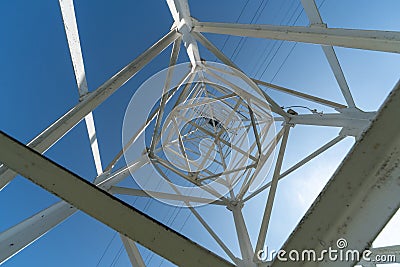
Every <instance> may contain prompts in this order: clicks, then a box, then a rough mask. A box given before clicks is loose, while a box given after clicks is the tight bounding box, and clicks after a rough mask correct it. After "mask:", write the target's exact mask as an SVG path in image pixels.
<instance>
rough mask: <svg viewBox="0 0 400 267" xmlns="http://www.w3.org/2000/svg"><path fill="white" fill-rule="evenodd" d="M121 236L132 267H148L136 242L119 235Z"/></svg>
mask: <svg viewBox="0 0 400 267" xmlns="http://www.w3.org/2000/svg"><path fill="white" fill-rule="evenodd" d="M119 236H120V237H121V240H122V243H123V244H124V248H125V250H126V253H127V254H128V257H129V261H130V262H131V265H132V267H146V265H145V264H144V261H143V258H142V256H141V255H140V252H139V249H138V248H137V246H136V244H135V242H133V241H132V240H130V239H129V238H127V237H126V236H124V235H121V234H119Z"/></svg>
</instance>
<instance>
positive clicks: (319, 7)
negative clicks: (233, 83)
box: [261, 0, 326, 82]
mask: <svg viewBox="0 0 400 267" xmlns="http://www.w3.org/2000/svg"><path fill="white" fill-rule="evenodd" d="M325 1H326V0H323V1H322V2H321V4H320V5H319V6H318V10H321V8H322V6H323V5H324V3H325ZM303 11H304V10H303ZM303 11H302V12H301V13H300V14H299V15H298V16H297V18H296V20H295V22H294V23H293V24H295V23H296V22H297V20H298V19H299V18H300V15H301V14H302V13H303ZM297 44H298V43H297V42H296V43H295V44H294V45H293V46H292V48H291V49H290V51H289V53H288V54H287V56H286V57H285V59H284V60H283V61H282V63H281V65H280V66H279V68H278V70H277V71H276V73H275V75H274V76H273V77H272V79H271V82H273V81H274V79H275V77H276V76H277V75H278V74H279V72H280V71H281V69H282V67H283V65H284V64H285V63H286V61H287V60H288V58H289V56H290V55H291V54H292V52H293V50H294V48H295V47H296V45H297ZM261 77H262V75H261Z"/></svg>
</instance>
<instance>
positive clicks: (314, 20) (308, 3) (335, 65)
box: [301, 0, 356, 108]
mask: <svg viewBox="0 0 400 267" xmlns="http://www.w3.org/2000/svg"><path fill="white" fill-rule="evenodd" d="M301 3H302V5H303V8H304V11H305V12H306V14H307V17H308V19H309V21H310V24H311V25H310V26H315V27H318V26H319V27H325V28H326V24H324V22H323V21H322V18H321V15H320V14H319V11H318V8H317V5H316V4H315V1H314V0H301ZM322 50H323V51H324V54H325V56H326V59H327V60H328V63H329V65H330V67H331V69H332V71H333V74H334V75H335V78H336V81H337V83H338V85H339V87H340V90H341V91H342V94H343V96H344V99H345V100H346V103H347V105H348V106H349V107H350V108H354V107H355V106H356V104H355V103H354V99H353V96H352V95H351V92H350V89H349V86H348V84H347V81H346V78H345V77H344V73H343V70H342V68H341V67H340V64H339V60H338V58H337V56H336V53H335V50H334V49H333V47H332V46H330V45H323V46H322Z"/></svg>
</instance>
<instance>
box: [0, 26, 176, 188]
mask: <svg viewBox="0 0 400 267" xmlns="http://www.w3.org/2000/svg"><path fill="white" fill-rule="evenodd" d="M179 36H180V34H179V33H178V32H176V30H175V29H173V30H171V31H170V32H169V33H168V34H167V35H165V36H164V37H163V38H161V39H160V40H159V41H158V42H157V43H155V44H154V45H153V46H151V47H150V48H149V49H147V50H146V51H145V52H144V53H143V54H141V55H140V56H138V57H137V58H136V59H135V60H133V61H132V62H131V63H129V64H128V65H127V66H125V67H124V68H123V69H122V70H120V71H119V72H118V73H117V74H115V75H114V76H113V77H111V78H110V79H109V80H108V81H106V82H105V83H103V84H102V85H101V86H100V87H99V88H97V89H96V90H95V91H93V92H91V93H88V94H87V96H86V97H85V99H84V100H82V101H81V102H80V103H79V104H77V105H76V106H75V107H73V108H72V109H71V110H69V111H68V112H67V113H66V114H64V115H63V116H62V117H61V118H60V119H58V120H57V121H56V122H54V123H53V124H52V125H51V126H49V127H48V128H47V129H46V130H44V131H43V132H42V133H40V134H39V135H38V136H36V137H35V138H34V139H33V140H32V141H30V142H29V143H28V144H27V146H29V147H30V148H33V149H35V151H37V152H39V153H44V152H45V151H46V150H47V149H49V148H50V147H51V146H52V145H53V144H54V143H56V142H57V141H58V140H59V139H60V138H62V137H63V136H64V135H65V134H66V133H67V132H68V131H69V130H71V129H72V128H73V127H74V126H75V125H77V124H78V123H79V122H80V121H81V120H82V119H83V118H84V117H85V116H86V115H87V114H89V113H90V112H91V111H92V110H93V109H95V108H96V107H97V106H98V105H100V104H101V103H103V102H104V101H105V100H106V99H107V98H108V97H109V96H111V95H112V94H113V93H114V92H115V91H116V90H117V89H118V88H120V87H121V86H122V85H124V84H125V83H126V82H127V81H129V80H130V79H131V78H132V77H133V76H134V75H135V74H136V73H137V72H139V71H140V70H141V69H142V68H143V67H144V66H145V65H146V64H147V63H149V62H150V61H151V60H152V59H153V58H154V57H156V56H157V55H158V54H159V53H161V52H162V51H163V50H164V49H165V48H166V47H168V46H169V44H171V43H172V42H173V41H175V39H177V38H178V37H179ZM15 176H16V173H15V172H13V171H12V170H9V169H8V168H7V166H4V165H3V166H2V167H0V189H3V188H4V186H6V185H7V184H8V183H9V182H10V181H11V180H12V179H13V178H14V177H15Z"/></svg>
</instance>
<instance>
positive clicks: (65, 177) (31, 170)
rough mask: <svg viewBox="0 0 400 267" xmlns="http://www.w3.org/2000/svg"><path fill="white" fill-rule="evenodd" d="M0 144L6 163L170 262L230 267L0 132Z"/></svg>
mask: <svg viewBox="0 0 400 267" xmlns="http://www.w3.org/2000/svg"><path fill="white" fill-rule="evenodd" d="M0 146H1V147H2V150H1V151H0V161H2V162H4V163H5V164H6V165H7V166H9V167H10V168H12V169H13V170H15V171H17V172H18V173H20V174H21V175H23V176H24V177H26V178H28V179H30V180H31V181H32V182H34V183H36V184H38V185H40V186H41V187H43V188H44V189H46V190H48V191H49V192H52V193H54V194H55V195H57V196H60V197H61V198H63V199H64V200H65V201H68V202H69V203H70V204H71V205H73V206H75V207H77V208H79V209H80V210H82V211H84V212H85V213H87V214H88V215H90V216H92V217H94V218H95V219H97V220H99V221H101V222H103V223H104V224H106V225H108V226H110V227H111V228H113V229H115V230H116V231H118V232H119V233H121V234H123V235H125V236H127V237H128V238H130V239H131V240H136V241H137V242H138V243H140V244H141V245H143V246H145V247H147V248H148V249H150V250H152V251H153V252H155V253H157V254H159V255H160V256H162V257H164V258H166V259H168V260H170V261H171V262H172V263H175V264H177V265H180V266H233V264H232V263H230V262H228V261H226V260H224V259H222V258H220V257H219V256H217V255H215V254H214V253H212V252H210V251H209V250H207V249H205V248H203V247H201V246H200V245H198V244H196V243H194V242H193V241H191V240H189V239H187V238H186V237H184V236H182V235H180V234H179V233H177V232H175V231H174V230H172V229H170V228H168V227H167V226H165V225H163V224H161V223H159V222H157V221H155V220H154V219H152V218H150V217H148V216H147V215H145V214H143V213H142V212H140V211H138V210H136V209H135V208H133V207H131V206H129V205H127V204H126V203H124V202H122V201H121V200H119V199H117V198H115V197H113V196H112V195H110V194H108V193H106V192H105V191H103V190H101V189H99V188H97V187H96V186H95V185H93V184H91V183H89V182H88V181H86V180H84V179H82V178H80V177H79V176H77V175H75V174H73V173H71V172H69V171H68V170H66V169H65V168H63V167H61V166H59V165H57V164H56V163H54V162H52V161H50V160H49V159H47V158H45V157H43V156H42V155H40V154H39V153H37V152H35V151H34V150H32V149H31V148H29V147H26V146H24V145H23V144H21V143H19V142H18V141H16V140H14V139H12V138H11V137H9V136H7V135H5V134H4V133H0ZM127 222H129V223H127Z"/></svg>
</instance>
